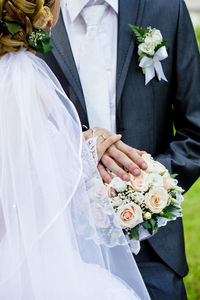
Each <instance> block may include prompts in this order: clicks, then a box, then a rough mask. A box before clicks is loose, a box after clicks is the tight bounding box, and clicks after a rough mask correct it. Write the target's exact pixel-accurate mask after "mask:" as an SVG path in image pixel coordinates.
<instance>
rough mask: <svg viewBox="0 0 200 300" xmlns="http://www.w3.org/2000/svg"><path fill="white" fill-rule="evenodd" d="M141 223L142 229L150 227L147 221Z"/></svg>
mask: <svg viewBox="0 0 200 300" xmlns="http://www.w3.org/2000/svg"><path fill="white" fill-rule="evenodd" d="M141 225H142V226H143V227H144V229H150V228H151V224H150V223H149V221H144V222H143V223H142V224H141Z"/></svg>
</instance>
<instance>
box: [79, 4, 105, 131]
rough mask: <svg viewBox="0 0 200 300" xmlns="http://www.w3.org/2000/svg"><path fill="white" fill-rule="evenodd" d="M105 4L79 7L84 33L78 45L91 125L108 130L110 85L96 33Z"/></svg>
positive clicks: (81, 76) (83, 86) (80, 72)
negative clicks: (80, 46) (79, 45)
mask: <svg viewBox="0 0 200 300" xmlns="http://www.w3.org/2000/svg"><path fill="white" fill-rule="evenodd" d="M106 8H107V6H106V5H93V6H89V7H86V8H84V9H83V11H82V17H83V19H84V21H85V23H86V25H87V33H86V37H85V39H84V42H83V45H82V48H81V54H80V70H79V75H80V79H81V84H82V88H83V93H84V96H85V102H86V107H87V112H88V119H89V125H90V127H94V126H99V127H103V128H106V129H108V130H111V118H110V102H109V87H108V80H107V73H106V67H105V62H104V60H103V55H102V51H101V47H100V40H99V35H98V32H99V27H100V24H101V21H102V19H103V16H104V14H105V11H106Z"/></svg>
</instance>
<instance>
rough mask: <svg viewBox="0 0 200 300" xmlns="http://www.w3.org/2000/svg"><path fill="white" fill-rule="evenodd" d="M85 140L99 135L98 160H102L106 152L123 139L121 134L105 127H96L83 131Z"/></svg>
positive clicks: (97, 144) (97, 143) (97, 145)
mask: <svg viewBox="0 0 200 300" xmlns="http://www.w3.org/2000/svg"><path fill="white" fill-rule="evenodd" d="M83 135H84V138H85V140H88V139H90V138H92V137H97V142H96V150H97V156H98V162H99V161H100V160H101V158H102V156H103V155H104V153H105V152H106V151H107V150H108V148H110V146H112V145H113V144H115V143H116V142H118V141H119V140H120V139H121V137H122V136H121V135H120V134H115V133H112V132H110V131H108V130H106V129H104V128H100V127H94V128H93V129H89V130H87V131H85V132H84V133H83Z"/></svg>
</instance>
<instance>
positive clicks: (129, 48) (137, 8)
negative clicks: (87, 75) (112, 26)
mask: <svg viewBox="0 0 200 300" xmlns="http://www.w3.org/2000/svg"><path fill="white" fill-rule="evenodd" d="M145 1H146V0H119V16H118V54H117V77H116V89H117V97H116V98H117V100H116V101H117V107H118V104H119V101H120V98H121V94H122V90H123V87H124V83H125V80H126V76H127V72H128V68H129V64H130V61H131V58H132V55H133V52H134V49H135V46H136V38H135V35H134V34H133V32H132V30H131V28H130V27H129V26H128V24H132V25H137V26H140V23H141V20H142V16H143V10H144V5H145Z"/></svg>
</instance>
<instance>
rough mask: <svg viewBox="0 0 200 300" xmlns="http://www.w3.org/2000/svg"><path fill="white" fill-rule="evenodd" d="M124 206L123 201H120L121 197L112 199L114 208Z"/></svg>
mask: <svg viewBox="0 0 200 300" xmlns="http://www.w3.org/2000/svg"><path fill="white" fill-rule="evenodd" d="M122 204H123V200H122V199H120V198H119V197H114V198H113V199H112V206H113V207H114V206H120V205H122Z"/></svg>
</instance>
